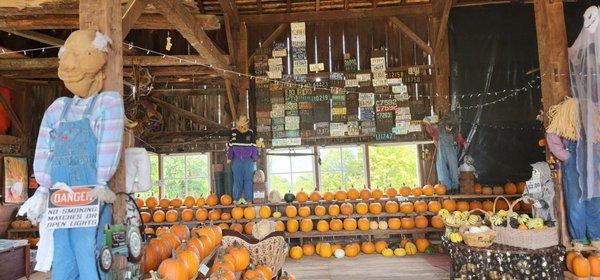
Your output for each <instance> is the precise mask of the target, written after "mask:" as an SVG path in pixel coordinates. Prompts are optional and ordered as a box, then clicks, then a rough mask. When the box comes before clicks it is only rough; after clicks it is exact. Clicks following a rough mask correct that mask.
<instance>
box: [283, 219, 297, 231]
mask: <svg viewBox="0 0 600 280" xmlns="http://www.w3.org/2000/svg"><path fill="white" fill-rule="evenodd" d="M299 227H300V224H299V223H298V220H296V219H289V220H287V223H286V225H285V228H286V229H287V231H288V232H289V233H295V232H298V228H299Z"/></svg>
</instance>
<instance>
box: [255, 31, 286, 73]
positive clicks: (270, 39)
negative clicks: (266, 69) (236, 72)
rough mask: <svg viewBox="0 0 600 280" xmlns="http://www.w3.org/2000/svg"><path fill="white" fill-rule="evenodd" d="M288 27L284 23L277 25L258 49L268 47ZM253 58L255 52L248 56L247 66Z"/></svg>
mask: <svg viewBox="0 0 600 280" xmlns="http://www.w3.org/2000/svg"><path fill="white" fill-rule="evenodd" d="M288 26H289V24H285V23H282V24H279V26H277V28H275V30H274V31H273V32H272V33H271V34H270V35H269V37H267V39H265V41H264V42H262V43H261V44H260V47H261V48H268V47H270V46H271V45H272V44H273V43H274V42H275V40H277V38H279V37H280V36H281V35H282V34H284V33H285V32H286V31H287V28H288ZM254 56H256V51H254V52H252V55H250V58H248V64H250V65H251V64H252V62H253V61H254Z"/></svg>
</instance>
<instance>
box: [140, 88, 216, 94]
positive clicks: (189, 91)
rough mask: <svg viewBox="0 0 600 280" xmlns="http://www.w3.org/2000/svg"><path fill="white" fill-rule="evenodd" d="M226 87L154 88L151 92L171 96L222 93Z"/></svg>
mask: <svg viewBox="0 0 600 280" xmlns="http://www.w3.org/2000/svg"><path fill="white" fill-rule="evenodd" d="M223 93H225V89H222V88H207V89H154V90H152V92H150V95H152V96H170V95H176V96H181V95H191V96H196V95H215V96H216V95H222V94H223Z"/></svg>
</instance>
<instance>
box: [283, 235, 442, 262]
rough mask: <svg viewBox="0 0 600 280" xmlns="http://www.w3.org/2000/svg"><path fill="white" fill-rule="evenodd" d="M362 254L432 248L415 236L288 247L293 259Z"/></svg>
mask: <svg viewBox="0 0 600 280" xmlns="http://www.w3.org/2000/svg"><path fill="white" fill-rule="evenodd" d="M361 252H362V253H363V254H366V255H368V254H375V253H377V254H381V255H383V256H386V257H390V256H394V255H395V256H400V257H402V256H406V255H415V254H417V253H432V252H433V249H432V248H431V247H430V244H429V240H427V239H426V238H417V239H416V240H415V242H414V243H413V242H412V241H410V240H408V239H402V241H400V242H395V243H389V244H388V242H386V241H384V240H378V241H376V242H375V243H373V242H370V241H365V242H362V243H360V244H359V243H358V242H353V243H349V244H346V246H342V245H340V244H331V243H328V242H320V243H317V244H316V245H314V244H310V243H307V244H303V245H302V246H294V247H292V248H290V253H289V254H290V258H291V259H293V260H299V259H302V257H308V256H313V255H315V254H316V255H317V256H320V257H322V258H330V257H332V256H333V257H335V258H338V259H339V258H344V257H349V258H353V257H356V256H358V255H359V254H360V253H361Z"/></svg>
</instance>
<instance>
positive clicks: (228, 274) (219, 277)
mask: <svg viewBox="0 0 600 280" xmlns="http://www.w3.org/2000/svg"><path fill="white" fill-rule="evenodd" d="M208 280H235V273H233V271H231V270H226V269H223V268H219V269H218V270H217V271H215V272H214V273H213V274H212V275H210V278H208Z"/></svg>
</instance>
